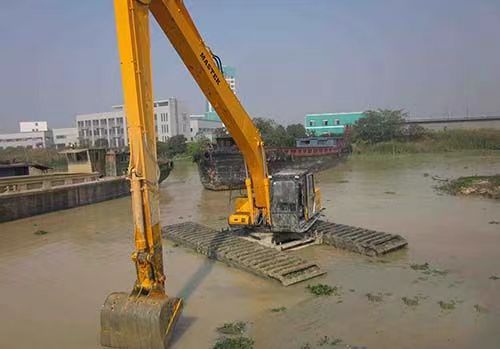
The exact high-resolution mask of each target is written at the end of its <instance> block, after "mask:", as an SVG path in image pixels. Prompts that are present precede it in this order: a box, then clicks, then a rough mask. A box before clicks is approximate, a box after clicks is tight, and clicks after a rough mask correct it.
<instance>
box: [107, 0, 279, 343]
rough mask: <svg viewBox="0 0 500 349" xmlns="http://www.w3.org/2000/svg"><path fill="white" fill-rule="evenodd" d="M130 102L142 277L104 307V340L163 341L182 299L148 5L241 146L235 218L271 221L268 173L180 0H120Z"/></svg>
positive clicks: (247, 123)
mask: <svg viewBox="0 0 500 349" xmlns="http://www.w3.org/2000/svg"><path fill="white" fill-rule="evenodd" d="M114 7H115V17H116V31H117V38H118V51H119V56H120V65H121V75H122V85H123V95H124V109H125V117H126V119H127V125H128V135H129V137H128V138H129V142H130V164H129V170H128V177H129V180H130V186H131V193H132V195H131V197H132V214H133V226H134V241H135V250H134V252H133V254H132V260H133V261H134V264H135V268H136V274H137V278H136V281H135V283H134V287H133V289H132V292H131V293H123V292H119V293H112V294H110V295H109V296H108V298H107V299H106V301H105V303H104V305H103V308H102V310H101V344H102V345H104V346H109V347H116V348H144V349H146V348H165V347H166V346H167V343H168V340H169V338H170V335H171V332H172V331H171V329H172V328H173V326H174V325H175V322H176V320H177V318H178V317H179V314H180V311H181V307H182V300H181V299H179V298H172V297H168V296H167V295H166V294H165V286H164V285H165V276H164V273H163V253H162V241H161V231H160V220H159V217H160V215H159V193H158V165H157V159H156V134H155V125H154V117H153V115H154V111H153V89H152V86H153V84H152V73H151V57H150V34H149V12H151V13H152V14H153V16H154V17H155V19H156V20H157V22H158V24H159V25H160V27H161V29H162V30H163V32H164V33H165V34H166V36H167V37H168V38H169V40H170V42H171V43H172V45H173V47H174V48H175V50H176V51H177V53H178V54H179V56H180V57H181V59H182V60H183V62H184V64H185V65H186V67H187V68H188V69H189V71H190V73H191V75H192V76H193V77H194V79H195V80H196V82H197V84H198V86H199V87H200V88H201V90H202V91H203V93H204V94H205V96H206V97H207V99H208V100H209V101H210V103H211V104H212V105H213V107H214V108H215V110H216V111H217V113H218V115H219V116H220V118H221V119H222V121H223V122H224V124H225V126H226V128H227V130H228V131H229V133H230V134H231V135H232V137H233V138H234V140H235V142H236V144H237V145H238V147H239V149H240V151H241V152H242V154H243V157H244V159H245V163H246V166H247V169H248V178H246V180H245V184H246V188H247V196H246V198H240V199H239V200H238V201H237V202H236V212H235V213H234V214H233V215H231V216H230V218H229V223H230V224H232V225H255V224H269V225H270V224H271V210H270V208H271V204H270V194H269V178H268V171H267V165H266V157H265V152H264V144H263V142H262V139H261V136H260V133H259V131H258V130H257V128H256V127H255V125H254V124H253V122H252V120H251V118H250V116H249V115H248V114H247V112H246V111H245V109H244V108H243V106H242V105H241V104H240V102H239V101H238V98H237V97H236V95H235V94H234V93H233V91H232V90H231V89H230V87H229V85H228V84H227V82H226V80H225V79H224V76H223V73H222V71H221V69H219V68H218V66H217V64H216V62H215V61H214V58H213V56H212V52H211V51H210V49H209V48H208V47H207V46H206V45H205V43H204V42H203V39H202V38H201V35H200V33H199V32H198V30H197V29H196V27H195V25H194V23H193V20H192V19H191V17H190V15H189V13H188V11H187V9H186V7H185V6H184V4H183V2H182V0H114Z"/></svg>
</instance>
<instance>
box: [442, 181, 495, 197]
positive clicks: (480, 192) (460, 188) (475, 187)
mask: <svg viewBox="0 0 500 349" xmlns="http://www.w3.org/2000/svg"><path fill="white" fill-rule="evenodd" d="M438 189H439V190H441V191H444V192H446V193H448V194H451V195H473V196H484V197H487V198H490V199H496V200H500V175H494V176H467V177H460V178H457V179H453V180H450V181H447V182H446V183H443V184H441V185H439V186H438Z"/></svg>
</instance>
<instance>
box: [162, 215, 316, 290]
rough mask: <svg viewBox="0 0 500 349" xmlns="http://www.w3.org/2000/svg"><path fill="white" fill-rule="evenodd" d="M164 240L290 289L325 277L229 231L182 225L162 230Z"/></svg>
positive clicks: (293, 258) (313, 266)
mask: <svg viewBox="0 0 500 349" xmlns="http://www.w3.org/2000/svg"><path fill="white" fill-rule="evenodd" d="M162 234H163V236H164V237H165V238H167V239H169V240H172V241H174V242H176V243H178V244H180V245H183V246H186V247H190V248H192V249H194V250H195V251H196V252H198V253H202V254H204V255H206V256H208V257H209V258H212V259H216V260H218V261H221V262H223V263H225V264H227V265H229V266H232V267H236V268H238V269H242V270H245V271H248V272H250V273H252V274H255V275H258V276H261V277H267V278H271V279H275V280H278V281H279V282H281V283H282V284H283V285H284V286H289V285H292V284H295V283H298V282H301V281H304V280H308V279H312V278H314V277H316V276H319V275H323V274H325V272H324V271H322V270H321V269H320V267H319V266H318V265H317V264H315V263H311V262H308V261H305V260H303V259H302V258H299V257H297V256H294V255H293V254H290V253H285V252H281V251H278V250H276V249H274V248H271V247H266V246H262V245H259V244H257V243H254V242H251V241H248V240H246V239H244V238H242V237H240V236H238V235H236V234H235V233H234V232H232V231H229V230H222V231H218V230H214V229H211V228H209V227H206V226H204V225H201V224H197V223H193V222H184V223H179V224H174V225H169V226H165V227H163V228H162Z"/></svg>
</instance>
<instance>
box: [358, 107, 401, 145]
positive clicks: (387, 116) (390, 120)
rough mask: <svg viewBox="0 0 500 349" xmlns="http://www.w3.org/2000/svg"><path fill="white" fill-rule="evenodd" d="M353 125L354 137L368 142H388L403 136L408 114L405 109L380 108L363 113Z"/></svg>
mask: <svg viewBox="0 0 500 349" xmlns="http://www.w3.org/2000/svg"><path fill="white" fill-rule="evenodd" d="M363 114H364V115H365V117H363V118H361V119H359V120H358V121H357V122H356V124H355V125H354V127H353V139H354V140H356V141H359V140H361V141H365V142H368V143H378V142H387V141H390V140H393V139H397V138H401V136H402V135H403V128H404V121H405V118H406V117H407V116H408V114H407V113H406V112H404V111H403V110H390V109H378V110H368V111H366V112H364V113H363Z"/></svg>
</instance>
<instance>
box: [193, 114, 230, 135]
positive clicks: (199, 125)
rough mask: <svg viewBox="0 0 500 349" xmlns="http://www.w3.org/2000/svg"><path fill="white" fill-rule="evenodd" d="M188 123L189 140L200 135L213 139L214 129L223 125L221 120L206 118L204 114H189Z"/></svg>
mask: <svg viewBox="0 0 500 349" xmlns="http://www.w3.org/2000/svg"><path fill="white" fill-rule="evenodd" d="M190 124H191V127H190V130H191V137H190V138H189V140H190V141H194V140H195V139H196V138H200V137H205V138H208V139H210V140H211V141H213V140H214V135H215V130H216V129H218V128H221V127H224V124H223V123H222V121H220V120H210V119H207V118H205V115H191V117H190Z"/></svg>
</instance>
